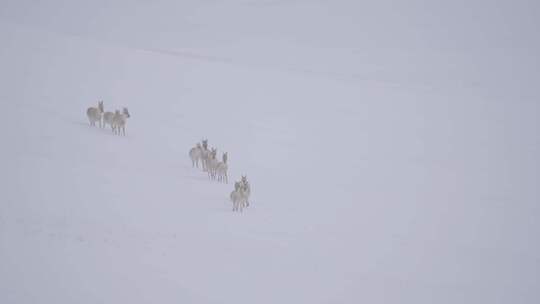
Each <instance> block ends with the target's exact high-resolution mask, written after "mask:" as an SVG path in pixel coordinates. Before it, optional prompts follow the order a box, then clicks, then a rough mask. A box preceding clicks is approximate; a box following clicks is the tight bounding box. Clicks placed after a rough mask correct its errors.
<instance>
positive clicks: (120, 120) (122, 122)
mask: <svg viewBox="0 0 540 304" xmlns="http://www.w3.org/2000/svg"><path fill="white" fill-rule="evenodd" d="M129 117H131V116H130V115H129V111H128V109H127V108H123V110H122V113H120V111H119V110H116V111H115V112H114V117H113V133H115V134H118V135H120V130H121V131H122V133H123V135H124V136H125V135H126V121H127V119H128V118H129Z"/></svg>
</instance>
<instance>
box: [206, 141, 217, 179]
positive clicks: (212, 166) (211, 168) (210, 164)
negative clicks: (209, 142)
mask: <svg viewBox="0 0 540 304" xmlns="http://www.w3.org/2000/svg"><path fill="white" fill-rule="evenodd" d="M216 154H217V149H216V148H212V150H211V151H210V156H209V157H208V159H207V161H206V170H207V171H208V177H209V178H210V179H216V167H217V164H218V161H217V159H216Z"/></svg>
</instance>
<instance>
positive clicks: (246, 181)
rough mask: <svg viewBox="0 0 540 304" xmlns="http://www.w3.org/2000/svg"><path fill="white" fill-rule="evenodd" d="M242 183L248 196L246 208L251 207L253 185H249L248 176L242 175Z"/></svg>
mask: <svg viewBox="0 0 540 304" xmlns="http://www.w3.org/2000/svg"><path fill="white" fill-rule="evenodd" d="M240 183H241V186H242V188H243V189H244V192H245V195H246V207H249V197H250V196H251V185H250V184H249V182H248V180H247V175H242V180H241V181H240Z"/></svg>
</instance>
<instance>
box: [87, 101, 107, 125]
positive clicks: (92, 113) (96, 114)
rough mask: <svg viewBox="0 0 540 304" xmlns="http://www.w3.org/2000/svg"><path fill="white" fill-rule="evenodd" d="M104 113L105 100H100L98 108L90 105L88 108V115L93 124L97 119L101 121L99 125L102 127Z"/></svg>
mask: <svg viewBox="0 0 540 304" xmlns="http://www.w3.org/2000/svg"><path fill="white" fill-rule="evenodd" d="M102 114H103V100H102V101H99V102H98V106H97V108H94V107H90V108H88V109H87V110H86V116H88V120H89V121H90V125H91V126H95V125H96V121H99V127H100V128H101V127H102V124H101V115H102Z"/></svg>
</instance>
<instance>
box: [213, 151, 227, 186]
mask: <svg viewBox="0 0 540 304" xmlns="http://www.w3.org/2000/svg"><path fill="white" fill-rule="evenodd" d="M227 158H228V157H227V152H225V153H223V157H222V160H223V161H222V162H219V163H218V164H217V167H216V174H217V179H218V181H220V182H225V183H227V184H228V183H229V177H228V176H227V170H228V169H229V165H228V164H227Z"/></svg>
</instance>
